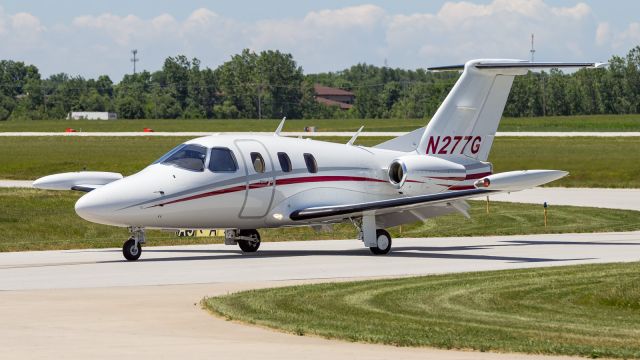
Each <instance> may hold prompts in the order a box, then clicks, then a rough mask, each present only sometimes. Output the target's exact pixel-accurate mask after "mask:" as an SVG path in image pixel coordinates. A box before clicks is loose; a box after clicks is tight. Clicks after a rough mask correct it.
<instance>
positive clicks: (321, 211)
mask: <svg viewBox="0 0 640 360" xmlns="http://www.w3.org/2000/svg"><path fill="white" fill-rule="evenodd" d="M567 174H568V172H566V171H561V170H520V171H509V172H503V173H498V174H493V175H489V176H487V177H485V178H483V179H480V180H478V181H477V182H476V183H475V185H474V186H475V188H474V189H469V190H457V191H448V192H442V193H437V194H426V195H416V196H406V197H401V198H396V199H386V200H378V201H369V202H363V203H357V204H340V205H335V206H318V207H310V208H306V209H299V210H296V211H294V212H292V213H291V215H289V218H291V220H294V221H305V220H314V219H327V220H330V219H336V218H338V219H340V218H343V219H344V218H348V217H357V216H362V214H364V213H365V212H369V213H371V212H372V213H374V214H375V215H381V214H387V213H392V212H399V211H405V210H412V209H416V208H420V207H424V206H429V205H437V204H449V205H451V206H453V207H454V208H456V207H457V206H458V205H457V200H464V199H469V198H473V197H478V196H483V195H488V194H491V193H500V192H512V191H520V190H524V189H528V188H532V187H536V186H539V185H542V184H546V183H548V182H551V181H554V180H557V179H560V178H561V177H564V176H566V175H567ZM463 213H464V212H463Z"/></svg>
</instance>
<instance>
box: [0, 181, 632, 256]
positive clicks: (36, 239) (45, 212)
mask: <svg viewBox="0 0 640 360" xmlns="http://www.w3.org/2000/svg"><path fill="white" fill-rule="evenodd" d="M80 196H81V194H79V193H77V192H66V191H44V190H35V189H0V234H2V236H1V237H0V251H24V250H47V249H78V248H105V247H120V246H122V243H123V241H124V240H126V238H127V237H128V232H127V230H126V229H123V228H116V227H110V226H104V225H97V224H92V223H89V222H87V221H85V220H83V219H81V218H79V217H78V216H77V215H76V214H75V212H74V203H75V201H76V200H77V199H78V198H79V197H80ZM471 205H472V208H471V216H472V218H471V220H467V219H465V218H464V217H462V216H461V215H457V214H452V215H447V216H442V217H438V218H435V219H432V220H429V221H428V222H427V223H424V224H422V223H419V224H413V225H405V226H403V227H402V229H400V228H399V227H396V228H392V229H390V232H391V234H392V236H394V237H399V236H403V237H439V236H472V235H510V234H535V233H565V232H601V231H631V230H638V229H640V212H637V211H626V210H607V209H595V208H580V207H571V206H552V207H551V208H549V225H548V227H547V228H545V227H544V225H543V216H542V211H543V210H542V206H541V205H526V204H510V203H492V204H491V212H490V214H488V215H487V214H486V213H485V208H484V203H483V202H471ZM260 232H261V235H262V238H263V240H264V241H290V240H310V239H353V238H355V235H356V231H355V228H354V227H353V226H352V225H337V226H335V227H334V229H333V231H329V232H323V233H315V232H314V231H313V230H311V229H310V228H307V227H299V228H286V229H264V230H261V231H260ZM147 238H148V243H149V245H176V244H197V243H219V242H221V239H219V238H218V239H212V238H178V237H176V236H175V235H174V234H173V233H169V232H160V231H149V232H148V236H147Z"/></svg>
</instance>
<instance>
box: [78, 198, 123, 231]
mask: <svg viewBox="0 0 640 360" xmlns="http://www.w3.org/2000/svg"><path fill="white" fill-rule="evenodd" d="M112 205H113V204H111V202H110V201H109V199H108V198H105V197H104V196H103V194H101V193H100V191H97V190H93V191H91V192H88V193H87V194H85V195H84V196H82V197H81V198H80V199H78V201H77V202H76V206H75V209H76V214H78V216H80V217H81V218H83V219H85V220H87V221H91V222H94V223H99V224H105V225H113V219H112V217H113V215H114V210H115V209H114V208H113V206H112Z"/></svg>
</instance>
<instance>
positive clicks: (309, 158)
mask: <svg viewBox="0 0 640 360" xmlns="http://www.w3.org/2000/svg"><path fill="white" fill-rule="evenodd" d="M304 162H305V164H307V170H309V172H310V173H317V172H318V163H316V158H314V157H313V155H311V154H304Z"/></svg>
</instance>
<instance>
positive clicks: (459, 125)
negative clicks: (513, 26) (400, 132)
mask: <svg viewBox="0 0 640 360" xmlns="http://www.w3.org/2000/svg"><path fill="white" fill-rule="evenodd" d="M490 61H491V62H498V61H500V60H490ZM503 61H504V60H503ZM510 61H511V62H513V60H510ZM486 62H488V61H487V60H472V61H469V62H467V63H466V64H465V66H464V71H463V72H462V76H460V79H458V81H457V82H456V84H455V85H454V87H453V89H451V92H449V95H447V98H446V99H445V100H444V102H443V103H442V105H441V106H440V108H438V111H437V112H436V113H435V115H434V116H433V118H432V119H431V121H430V122H429V124H428V125H427V128H426V130H425V132H424V134H423V136H422V138H421V139H420V143H419V145H418V148H417V151H418V153H420V154H428V155H434V156H437V157H451V156H460V155H463V156H467V157H470V158H473V159H477V160H480V161H485V160H487V157H488V156H489V150H490V149H491V144H492V143H493V138H494V136H495V133H496V131H497V129H498V123H499V122H500V118H501V117H502V111H503V110H504V106H505V104H506V102H507V97H508V96H509V91H510V90H511V84H512V83H513V77H514V75H517V74H519V73H522V72H524V73H526V71H527V70H526V69H517V71H516V73H514V70H515V69H510V68H507V69H504V70H506V71H501V70H502V69H487V70H485V69H479V68H477V67H476V65H477V64H479V63H486Z"/></svg>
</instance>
